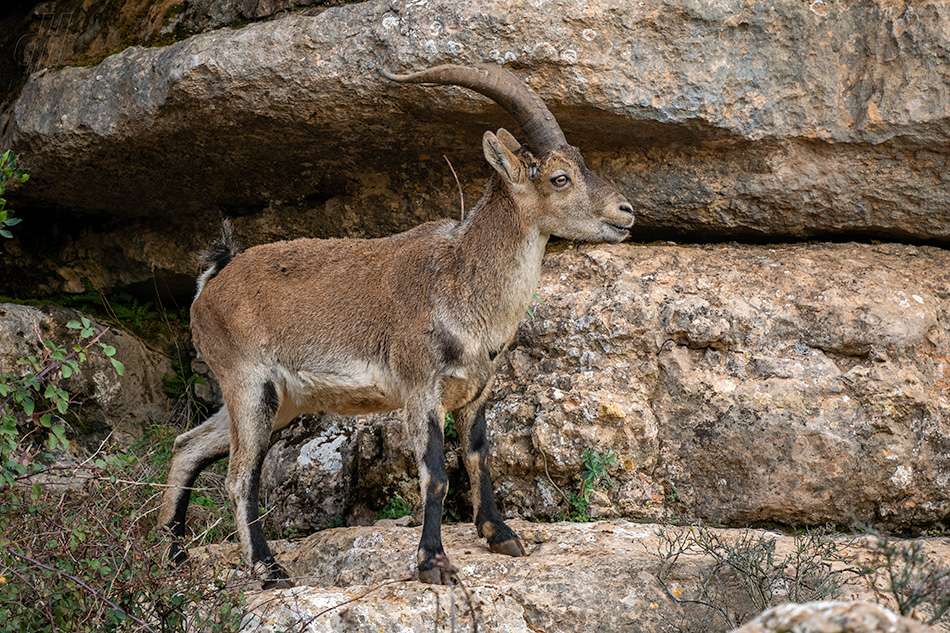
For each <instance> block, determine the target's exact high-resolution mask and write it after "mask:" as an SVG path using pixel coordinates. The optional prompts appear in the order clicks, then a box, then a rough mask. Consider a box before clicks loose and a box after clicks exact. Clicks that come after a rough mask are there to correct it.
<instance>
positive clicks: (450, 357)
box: [435, 328, 465, 366]
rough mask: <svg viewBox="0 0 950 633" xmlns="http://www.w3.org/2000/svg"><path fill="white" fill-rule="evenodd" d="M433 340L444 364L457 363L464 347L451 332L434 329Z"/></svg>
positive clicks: (460, 358) (463, 351)
mask: <svg viewBox="0 0 950 633" xmlns="http://www.w3.org/2000/svg"><path fill="white" fill-rule="evenodd" d="M435 340H436V344H437V345H438V348H439V353H440V355H441V357H442V363H443V364H444V365H447V366H452V365H458V364H459V362H461V360H462V354H464V353H465V348H464V347H462V342H461V341H459V340H458V338H456V337H455V336H453V335H452V333H451V332H449V331H448V330H445V329H442V328H439V329H437V330H436V331H435Z"/></svg>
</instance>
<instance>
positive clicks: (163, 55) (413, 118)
mask: <svg viewBox="0 0 950 633" xmlns="http://www.w3.org/2000/svg"><path fill="white" fill-rule="evenodd" d="M129 2H132V0H129ZM132 4H134V5H135V6H138V4H135V3H134V2H132ZM199 4H201V6H202V7H204V9H202V10H205V9H207V11H208V12H207V13H205V14H204V15H206V16H211V15H212V13H213V11H211V9H212V8H213V7H217V9H215V10H221V11H224V9H225V8H226V7H227V6H231V7H232V8H231V9H230V11H231V13H230V14H228V13H227V11H225V12H224V13H222V15H223V16H224V17H222V18H221V20H223V21H218V22H215V19H216V18H213V17H209V18H208V19H207V20H204V21H202V20H198V18H197V17H196V18H194V19H195V20H197V21H195V22H194V25H195V28H199V26H200V25H204V26H201V27H200V28H205V27H209V26H210V25H213V24H224V23H229V21H233V18H237V17H240V16H245V17H261V16H266V15H269V14H272V13H274V12H279V11H280V10H283V9H286V8H289V4H288V3H256V4H255V3H199ZM321 4H322V3H321ZM212 5H213V6H212ZM539 6H541V7H543V10H539ZM163 7H165V5H164V4H161V7H159V9H156V11H158V12H159V13H156V14H155V15H153V14H152V13H148V14H147V15H146V14H142V16H143V17H142V23H143V24H147V25H152V26H150V27H148V28H155V26H154V25H155V24H156V22H155V21H156V20H158V21H161V20H160V19H159V18H160V17H161V16H160V10H161V9H162V8H163ZM169 8H171V7H169ZM318 8H319V7H318ZM219 12H220V11H219ZM132 13H134V11H133V12H132ZM185 13H188V12H187V11H185ZM129 15H131V14H129ZM181 15H184V14H181ZM228 15H230V16H232V17H227V16H228ZM169 19H172V20H178V19H185V18H183V17H180V16H179V17H174V16H173V17H171V18H169ZM189 19H191V18H189ZM176 23H177V22H176ZM199 23H200V24H199ZM189 24H191V22H189ZM948 24H950V10H948V8H947V5H946V3H943V2H936V1H929V2H919V3H913V4H909V3H902V2H898V3H894V2H891V1H890V0H873V1H872V0H868V1H866V2H858V3H830V2H811V3H806V2H801V1H800V0H782V1H780V2H769V3H758V4H752V5H745V4H741V3H736V2H734V1H733V0H717V1H715V2H706V3H702V4H701V5H697V4H696V3H695V2H691V1H690V0H645V1H644V2H643V3H642V4H641V3H639V2H637V3H630V2H625V1H622V0H598V2H595V3H590V2H578V1H576V0H545V2H543V3H542V5H538V6H536V5H535V4H531V3H527V4H526V3H522V2H513V1H500V2H494V3H489V4H487V5H485V4H484V3H482V4H478V5H475V4H472V3H468V2H464V1H463V0H450V1H448V2H440V3H435V4H431V3H418V2H410V1H405V0H396V1H389V0H386V1H384V0H374V1H370V2H361V3H356V4H349V5H346V6H340V7H332V8H329V9H326V10H325V11H322V12H320V13H319V14H317V15H303V14H293V15H287V16H284V17H281V18H279V19H274V20H270V21H266V22H260V23H255V24H251V25H248V26H246V27H244V28H240V29H230V28H228V29H218V30H213V31H209V32H205V33H200V34H198V35H195V36H193V37H189V38H187V39H184V40H182V41H179V42H176V43H173V44H171V45H168V46H164V47H155V48H143V47H138V46H133V47H130V48H127V49H125V50H123V51H121V52H118V53H116V54H114V55H111V56H109V57H107V58H106V59H105V60H103V61H102V62H101V63H99V64H98V65H96V66H93V67H65V68H49V69H44V70H41V71H38V72H36V73H34V74H33V75H32V76H31V78H30V79H29V81H27V83H26V85H25V86H24V87H23V89H22V91H21V93H20V94H19V97H18V98H17V99H16V101H15V102H14V103H13V104H12V106H11V109H10V116H9V120H8V121H7V123H6V125H5V127H4V129H3V131H2V136H0V145H2V146H4V147H12V148H13V149H14V150H15V151H17V152H18V153H20V154H21V155H22V156H23V159H24V163H25V164H26V165H27V166H29V167H30V168H31V170H32V174H33V178H32V179H31V181H30V183H29V184H28V185H27V186H25V187H21V188H20V190H19V191H17V192H15V196H14V199H13V201H14V202H15V204H16V205H19V208H20V209H22V214H23V216H22V217H24V218H33V219H34V221H35V222H37V223H38V224H39V223H43V224H44V226H55V228H53V229H50V230H44V232H43V234H42V235H40V234H37V233H35V232H33V233H31V232H30V231H27V230H22V231H20V232H19V235H18V236H17V238H16V240H17V241H14V242H12V243H11V247H10V252H11V253H13V254H15V255H16V262H17V265H18V266H19V267H20V268H22V270H23V271H25V273H24V275H10V276H8V277H7V278H6V279H5V280H4V281H3V282H2V283H0V292H8V293H20V294H28V293H36V292H40V293H43V292H50V291H58V290H62V289H64V288H75V287H76V284H77V283H78V281H79V280H80V279H81V278H82V276H83V275H86V276H90V278H93V280H94V281H95V283H96V285H97V286H98V287H101V288H104V289H106V290H108V289H111V288H114V287H134V286H135V284H142V283H146V282H148V283H151V280H152V277H153V275H157V276H160V277H165V278H166V280H167V281H168V284H169V287H170V288H171V289H172V290H173V291H174V292H176V293H178V294H180V295H181V296H184V294H185V293H186V289H187V288H189V287H190V280H191V279H192V278H193V276H194V274H195V271H194V268H193V265H192V263H191V261H190V259H189V258H188V257H183V256H182V253H187V252H192V251H194V250H196V249H197V248H200V246H201V245H203V244H206V243H207V242H208V241H209V240H210V239H211V237H212V236H213V235H214V234H215V233H216V231H217V224H218V220H219V219H220V217H221V216H222V215H228V216H238V217H239V218H240V219H239V222H238V224H239V228H240V229H241V230H242V231H246V232H248V233H249V235H250V239H249V241H250V242H252V243H253V242H255V241H264V240H270V239H274V238H278V237H296V236H299V235H315V236H324V237H325V236H338V235H356V236H373V235H384V234H389V233H392V232H393V231H396V230H401V229H406V228H410V227H411V226H413V225H415V224H417V223H418V222H420V221H422V220H426V219H433V218H438V217H446V216H455V215H457V213H458V206H459V204H458V202H457V192H456V186H455V182H454V180H453V178H452V175H451V172H450V170H449V169H448V166H447V165H445V159H444V158H443V157H447V158H448V159H449V160H450V161H451V162H452V164H453V165H454V166H455V168H456V171H457V172H458V173H459V176H460V178H461V180H462V182H463V183H464V186H463V189H464V192H465V197H466V200H468V201H469V203H471V201H472V200H474V199H475V198H477V196H478V193H479V192H480V190H481V187H482V185H483V183H484V180H485V178H486V177H487V174H488V173H489V172H488V169H487V168H486V167H485V166H484V164H483V161H482V158H481V152H480V151H479V146H480V143H479V137H480V135H481V134H482V132H483V131H484V130H485V129H489V128H495V127H498V126H500V125H507V126H512V122H511V121H510V119H509V118H508V117H507V116H506V115H504V114H503V113H501V112H500V110H499V108H497V106H494V105H493V104H491V103H490V102H488V101H487V100H486V99H484V98H482V97H479V96H474V95H472V94H470V93H468V92H466V91H464V90H461V89H451V88H435V89H433V88H425V87H419V86H404V85H395V84H392V83H390V82H386V81H384V80H382V79H381V78H380V76H379V74H378V69H379V67H380V66H381V65H388V66H389V67H391V68H393V69H396V70H408V69H419V68H423V67H427V66H431V65H434V64H439V63H445V62H456V63H466V64H467V63H479V62H486V61H487V62H490V63H499V64H505V65H507V66H508V67H510V68H512V69H513V70H515V71H516V72H517V73H518V74H519V75H520V76H522V77H523V78H524V79H525V80H526V81H527V82H528V83H529V84H530V85H531V86H532V87H534V88H535V89H536V90H537V92H538V93H539V94H540V95H541V96H542V97H543V98H544V99H545V100H546V101H547V102H548V103H549V104H550V106H551V107H552V109H553V111H554V113H555V115H556V116H558V118H559V119H560V120H561V122H562V124H563V127H564V128H565V132H566V134H567V137H568V139H570V140H571V141H572V142H573V143H575V144H577V145H578V146H579V147H580V148H581V149H582V151H583V152H584V154H585V156H586V157H587V159H588V162H589V163H590V165H591V166H592V167H593V168H594V169H595V170H597V171H599V172H600V173H602V174H603V175H605V176H606V177H608V178H610V179H611V180H613V181H614V182H616V183H617V184H618V186H619V187H620V188H621V190H622V191H623V193H624V194H625V195H626V196H627V197H628V199H630V201H631V202H632V203H633V205H634V207H635V208H636V210H637V213H638V217H639V224H638V231H639V235H640V236H641V238H649V239H654V238H656V237H674V236H676V237H678V238H683V237H684V236H687V237H689V238H690V239H701V240H719V239H723V238H742V239H757V240H763V239H767V240H773V241H774V240H784V239H788V238H794V239H801V238H816V237H820V238H830V237H842V236H844V237H862V238H868V237H876V238H883V239H889V240H893V239H897V240H901V241H931V242H934V243H940V244H946V243H948V240H950V221H948V215H947V214H946V213H945V209H946V208H947V205H948V202H950V177H948V175H947V171H946V169H944V163H945V162H946V160H947V147H948V146H950V145H948V143H947V140H948V136H950V132H948V130H950V125H948V120H950V119H948V108H950V106H948V104H950V98H948V90H950V88H948V86H950V77H948V75H947V73H948V70H947V69H948V68H950V64H947V63H944V62H946V61H947V58H948V50H950V45H948V39H947V38H948V35H947V34H948V33H950V29H948V28H947V26H948ZM142 28H146V27H145V26H143V27H142ZM162 28H164V27H162ZM146 30H148V29H147V28H146ZM344 106H345V107H344ZM14 208H18V207H17V206H14ZM27 226H28V225H26V224H24V225H23V227H24V228H26V227H27ZM31 240H32V241H31ZM44 247H45V248H44ZM115 251H118V253H119V257H120V261H122V262H123V265H122V266H121V268H109V267H102V268H101V269H97V268H96V267H94V266H93V267H89V266H86V265H85V264H84V263H83V262H84V260H85V261H86V262H88V261H97V260H101V259H103V256H102V255H103V254H104V253H106V252H108V253H110V254H111V253H113V252H115ZM39 253H42V256H40V255H39ZM87 268H91V270H86V269H87ZM30 271H32V274H31V275H30V276H29V277H28V276H26V274H27V273H30ZM37 277H40V278H42V279H43V282H42V283H41V284H39V285H38V286H37V285H36V284H35V283H33V282H34V281H35V280H36V278H37Z"/></svg>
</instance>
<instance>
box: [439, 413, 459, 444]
mask: <svg viewBox="0 0 950 633" xmlns="http://www.w3.org/2000/svg"><path fill="white" fill-rule="evenodd" d="M442 434H443V435H444V437H445V441H446V442H453V441H458V439H459V432H458V429H457V428H455V418H454V417H452V412H451V411H446V413H445V425H444V426H443V427H442Z"/></svg>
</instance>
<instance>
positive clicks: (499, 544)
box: [466, 404, 525, 556]
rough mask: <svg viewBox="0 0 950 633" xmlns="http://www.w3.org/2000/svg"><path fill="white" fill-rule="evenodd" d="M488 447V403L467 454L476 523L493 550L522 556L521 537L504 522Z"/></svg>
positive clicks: (477, 416)
mask: <svg viewBox="0 0 950 633" xmlns="http://www.w3.org/2000/svg"><path fill="white" fill-rule="evenodd" d="M488 451H489V446H488V430H487V425H486V422H485V404H482V405H481V406H480V407H479V408H478V411H477V412H476V414H475V419H474V420H473V421H472V427H471V429H470V430H469V435H468V455H467V456H466V466H468V471H469V477H470V478H471V479H472V490H473V491H474V493H475V497H476V498H475V499H473V500H472V502H473V503H472V504H473V505H474V506H475V527H476V529H477V531H478V535H479V536H481V537H484V538H485V539H487V540H488V546H489V548H491V550H492V551H493V552H497V553H500V554H508V555H509V556H521V555H523V554H524V553H525V549H524V546H523V545H522V543H521V539H519V538H518V536H517V535H516V534H515V533H514V531H512V529H511V528H510V527H508V525H506V524H505V521H504V519H503V518H502V516H501V513H500V512H499V511H498V506H497V505H495V494H494V492H493V491H492V484H491V475H490V474H489V468H488Z"/></svg>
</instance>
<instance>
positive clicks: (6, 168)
mask: <svg viewBox="0 0 950 633" xmlns="http://www.w3.org/2000/svg"><path fill="white" fill-rule="evenodd" d="M18 162H19V157H18V156H17V155H16V154H14V153H13V151H12V150H7V151H5V152H4V153H3V155H0V237H6V238H11V237H13V234H12V233H11V232H10V227H11V226H16V225H17V224H19V223H20V222H21V220H20V218H15V217H13V211H11V210H9V209H7V208H6V206H7V201H6V198H3V197H2V196H3V193H4V191H6V188H7V187H8V186H10V185H13V184H18V183H24V182H26V181H27V180H28V179H29V177H30V175H29V174H28V173H27V172H26V170H25V169H20V168H19V167H18V166H17V164H18Z"/></svg>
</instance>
